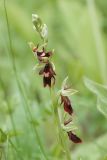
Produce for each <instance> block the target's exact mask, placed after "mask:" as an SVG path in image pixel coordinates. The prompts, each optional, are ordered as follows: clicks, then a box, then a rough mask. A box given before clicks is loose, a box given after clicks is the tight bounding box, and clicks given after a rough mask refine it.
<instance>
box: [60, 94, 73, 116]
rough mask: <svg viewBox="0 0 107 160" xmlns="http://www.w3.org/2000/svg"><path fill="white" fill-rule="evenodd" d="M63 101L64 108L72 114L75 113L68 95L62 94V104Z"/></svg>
mask: <svg viewBox="0 0 107 160" xmlns="http://www.w3.org/2000/svg"><path fill="white" fill-rule="evenodd" d="M62 103H63V105H64V110H65V111H66V112H68V113H69V114H70V115H72V113H73V108H72V106H71V102H70V100H69V98H68V97H67V96H62V95H61V104H62Z"/></svg>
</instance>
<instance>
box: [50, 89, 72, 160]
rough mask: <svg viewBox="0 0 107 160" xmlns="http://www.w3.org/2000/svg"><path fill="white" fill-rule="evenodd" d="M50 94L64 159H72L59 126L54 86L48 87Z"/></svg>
mask: <svg viewBox="0 0 107 160" xmlns="http://www.w3.org/2000/svg"><path fill="white" fill-rule="evenodd" d="M50 94H51V101H52V107H53V111H54V119H55V123H56V125H57V127H58V132H59V136H60V138H61V142H62V145H63V149H64V152H65V156H66V160H72V158H71V155H70V152H69V148H68V146H67V144H66V138H65V136H64V132H63V130H62V127H61V123H60V118H59V114H58V99H56V97H55V93H54V88H51V89H50Z"/></svg>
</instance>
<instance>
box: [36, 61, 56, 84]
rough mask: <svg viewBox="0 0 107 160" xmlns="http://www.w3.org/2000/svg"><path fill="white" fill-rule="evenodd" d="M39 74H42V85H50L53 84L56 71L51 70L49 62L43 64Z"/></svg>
mask: <svg viewBox="0 0 107 160" xmlns="http://www.w3.org/2000/svg"><path fill="white" fill-rule="evenodd" d="M39 74H40V75H43V84H44V87H46V86H49V87H51V86H52V85H54V84H55V75H56V73H55V71H54V70H53V66H52V64H51V63H50V62H49V63H46V64H45V66H44V68H43V69H41V70H40V72H39ZM52 81H53V82H52Z"/></svg>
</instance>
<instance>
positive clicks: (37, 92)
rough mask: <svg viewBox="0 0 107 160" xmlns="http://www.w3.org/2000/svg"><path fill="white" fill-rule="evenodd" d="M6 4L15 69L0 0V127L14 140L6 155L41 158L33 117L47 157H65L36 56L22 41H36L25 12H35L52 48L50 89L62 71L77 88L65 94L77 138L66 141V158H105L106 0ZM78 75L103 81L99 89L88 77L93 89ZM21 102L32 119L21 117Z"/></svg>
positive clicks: (13, 0) (13, 1) (36, 0)
mask: <svg viewBox="0 0 107 160" xmlns="http://www.w3.org/2000/svg"><path fill="white" fill-rule="evenodd" d="M6 8H7V16H8V23H9V29H10V36H11V43H12V49H13V52H14V57H13V58H14V61H15V66H16V72H17V76H16V75H15V73H14V70H13V65H12V57H11V54H9V52H10V49H9V48H10V44H9V43H10V41H9V37H8V26H7V22H6V14H5V9H4V1H3V0H0V82H1V85H0V128H1V129H2V130H4V131H6V132H7V131H8V132H11V133H9V134H11V136H12V134H13V136H12V138H11V140H12V142H13V143H14V145H15V146H16V149H15V147H13V146H11V145H10V144H9V147H7V148H8V149H7V151H6V154H7V157H8V159H9V160H13V159H20V156H21V157H23V159H25V160H29V159H31V160H44V157H43V155H42V154H41V151H40V148H39V146H38V143H37V139H35V138H34V134H33V131H32V127H31V123H34V124H35V126H36V128H37V130H38V133H39V136H40V137H41V140H42V143H43V146H44V148H45V150H46V153H47V155H48V157H49V159H50V160H52V159H53V160H60V159H63V160H66V158H65V157H64V153H62V150H61V146H60V144H59V143H58V141H57V135H56V131H55V130H56V126H54V123H53V114H52V108H51V100H50V93H49V91H48V89H44V88H43V86H42V78H41V77H39V76H38V75H37V74H34V73H33V71H32V68H33V66H34V65H35V64H36V63H37V60H36V59H35V58H34V56H33V54H32V52H31V50H30V48H29V46H28V42H29V41H33V42H34V43H35V44H37V43H38V42H41V39H40V38H39V35H38V34H37V33H36V32H35V31H34V30H33V27H32V20H31V15H32V13H36V14H38V15H39V16H40V17H41V18H42V20H43V22H44V23H46V24H47V26H48V29H49V43H48V49H49V50H51V49H55V54H54V57H53V62H54V64H55V66H56V74H57V76H56V87H55V88H56V91H58V90H59V89H60V87H61V84H62V81H63V80H64V78H65V77H66V76H69V82H70V83H71V84H72V86H73V88H75V89H76V90H78V91H79V92H78V93H77V94H76V95H74V96H72V97H71V100H72V104H73V108H74V110H75V115H76V119H77V123H78V127H79V135H80V137H81V138H82V140H83V143H82V144H80V145H75V144H72V142H68V143H69V144H68V145H69V149H70V151H71V156H72V159H73V160H107V119H106V118H105V116H104V115H105V114H106V113H107V109H106V97H107V89H106V84H107V63H106V61H107V54H106V53H107V0H29V1H28V0H7V1H6ZM84 76H86V77H88V78H89V79H91V80H93V81H95V82H97V83H100V84H102V85H104V86H103V87H102V86H100V87H101V88H100V89H99V88H97V87H96V85H95V86H94V82H92V84H91V87H92V86H94V87H95V88H94V89H93V88H92V90H91V91H92V92H94V91H96V94H93V93H92V92H90V91H89V90H88V89H90V85H88V88H87V87H86V86H87V85H85V84H84V80H83V77H84ZM96 88H97V89H98V90H97V89H96ZM103 88H104V89H105V91H104V92H103V91H102V90H103ZM93 90H94V91H93ZM99 94H100V95H101V96H102V95H103V96H104V97H105V102H104V104H103V103H101V106H102V105H103V106H104V107H105V108H104V113H105V114H101V112H99V110H98V109H97V108H98V107H97V98H96V97H98V95H99ZM96 95H97V96H96ZM26 106H28V108H29V109H30V112H31V114H32V116H33V119H34V121H33V122H30V121H29V118H28V119H27V118H26V117H29V116H28V110H26ZM100 111H102V110H100ZM102 112H103V111H102ZM106 115H107V114H106ZM106 117H107V116H106ZM13 126H14V127H13ZM14 129H16V130H17V132H18V133H17V134H16V133H14ZM11 136H10V137H11ZM17 141H18V143H17ZM1 144H2V142H1ZM1 148H2V147H1ZM2 152H3V153H4V149H1V150H0V154H1V153H2ZM4 154H5V153H4Z"/></svg>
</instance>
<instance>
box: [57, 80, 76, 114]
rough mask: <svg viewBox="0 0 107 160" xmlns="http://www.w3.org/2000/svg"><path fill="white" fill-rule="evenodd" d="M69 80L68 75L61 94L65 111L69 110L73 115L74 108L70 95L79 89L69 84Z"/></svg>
mask: <svg viewBox="0 0 107 160" xmlns="http://www.w3.org/2000/svg"><path fill="white" fill-rule="evenodd" d="M67 80H68V77H66V78H65V80H64V81H63V83H62V87H61V90H60V91H59V94H60V97H61V104H63V107H64V110H65V112H68V113H69V114H70V115H72V113H73V108H72V105H71V101H70V99H69V96H70V95H73V94H74V93H76V92H77V91H76V90H74V89H72V88H71V87H68V86H67Z"/></svg>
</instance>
